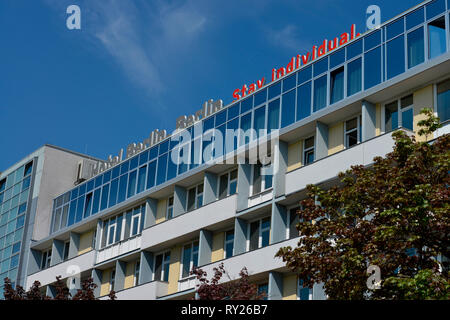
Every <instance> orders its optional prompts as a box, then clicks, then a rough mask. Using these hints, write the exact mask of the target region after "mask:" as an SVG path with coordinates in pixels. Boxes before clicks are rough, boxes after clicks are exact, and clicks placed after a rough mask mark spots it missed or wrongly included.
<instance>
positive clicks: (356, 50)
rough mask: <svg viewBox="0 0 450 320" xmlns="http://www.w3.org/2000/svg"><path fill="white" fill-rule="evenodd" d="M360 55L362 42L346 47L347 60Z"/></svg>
mask: <svg viewBox="0 0 450 320" xmlns="http://www.w3.org/2000/svg"><path fill="white" fill-rule="evenodd" d="M361 53H362V40H358V41H356V42H354V43H352V44H350V45H349V46H347V60H350V59H351V58H353V57H356V56H357V55H359V54H361Z"/></svg>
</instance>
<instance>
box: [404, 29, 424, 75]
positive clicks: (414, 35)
mask: <svg viewBox="0 0 450 320" xmlns="http://www.w3.org/2000/svg"><path fill="white" fill-rule="evenodd" d="M407 41H408V44H407V47H408V52H407V55H408V69H409V68H412V67H415V66H417V65H418V64H421V63H422V62H424V61H425V45H424V35H423V27H420V28H419V29H416V30H414V31H411V32H410V33H408V38H407Z"/></svg>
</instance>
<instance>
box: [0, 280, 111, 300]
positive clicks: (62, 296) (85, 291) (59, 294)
mask: <svg viewBox="0 0 450 320" xmlns="http://www.w3.org/2000/svg"><path fill="white" fill-rule="evenodd" d="M4 281H5V285H4V288H3V291H4V296H5V300H96V298H95V295H94V290H95V288H97V285H96V284H95V283H94V280H93V279H92V278H88V279H86V280H85V281H83V282H82V283H81V289H78V290H77V292H76V294H75V295H74V296H73V297H72V294H71V293H70V291H69V289H68V288H67V286H66V285H65V283H64V282H63V281H62V280H61V276H57V277H56V284H55V285H54V287H55V289H56V295H55V298H51V297H49V296H47V295H45V294H44V293H42V288H41V283H40V282H39V281H35V282H34V283H33V285H32V286H31V288H30V290H28V291H25V290H24V289H23V288H22V287H21V286H17V289H14V288H13V286H12V284H11V280H10V279H9V278H5V280H4ZM108 297H109V298H110V299H111V300H116V295H115V292H114V291H111V292H110V293H109V295H108Z"/></svg>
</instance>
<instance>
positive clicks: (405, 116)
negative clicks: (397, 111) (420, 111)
mask: <svg viewBox="0 0 450 320" xmlns="http://www.w3.org/2000/svg"><path fill="white" fill-rule="evenodd" d="M402 127H404V128H406V129H409V130H413V109H412V108H411V109H408V110H406V111H402Z"/></svg>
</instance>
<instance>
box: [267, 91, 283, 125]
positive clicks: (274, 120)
mask: <svg viewBox="0 0 450 320" xmlns="http://www.w3.org/2000/svg"><path fill="white" fill-rule="evenodd" d="M279 121H280V99H276V100H274V101H272V102H270V103H269V119H268V124H267V127H268V130H269V131H270V132H271V131H272V130H274V129H279V128H280V127H279Z"/></svg>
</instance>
